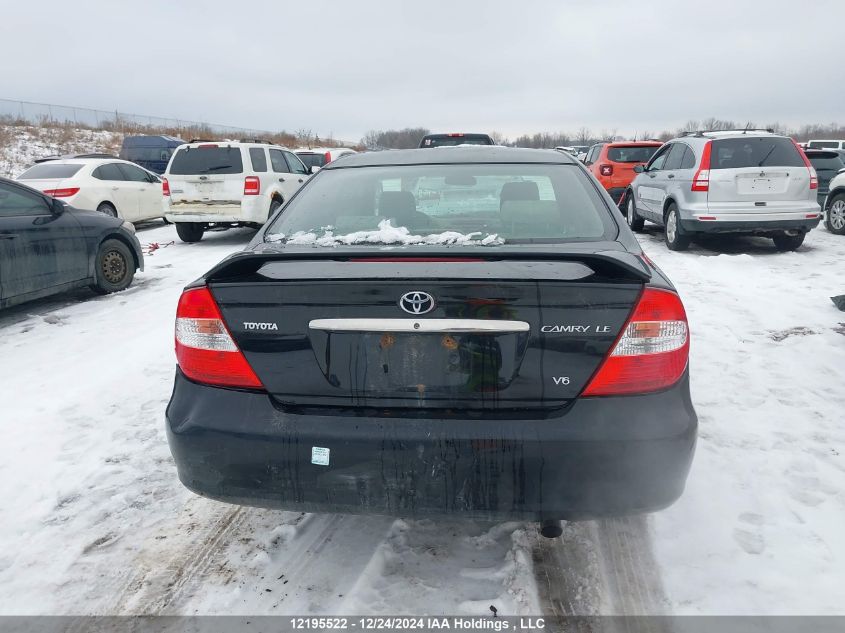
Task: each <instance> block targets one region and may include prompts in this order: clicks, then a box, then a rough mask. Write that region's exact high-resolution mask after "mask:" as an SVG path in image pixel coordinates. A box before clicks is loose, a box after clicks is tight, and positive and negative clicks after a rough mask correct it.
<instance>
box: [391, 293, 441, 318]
mask: <svg viewBox="0 0 845 633" xmlns="http://www.w3.org/2000/svg"><path fill="white" fill-rule="evenodd" d="M399 307H400V308H402V309H403V310H404V311H405V312H407V313H408V314H425V313H427V312H431V311H432V310H434V297H432V296H431V295H430V294H428V293H427V292H420V291H419V290H414V291H413V292H406V293H405V294H403V295H402V297H401V298H400V299H399Z"/></svg>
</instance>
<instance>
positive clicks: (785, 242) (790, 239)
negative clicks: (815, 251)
mask: <svg viewBox="0 0 845 633" xmlns="http://www.w3.org/2000/svg"><path fill="white" fill-rule="evenodd" d="M806 235H807V234H806V233H799V234H798V235H786V234H785V233H784V234H783V235H775V236H774V237H773V238H772V241H773V242H774V243H775V248H776V249H778V250H779V251H781V252H786V251H794V250H795V249H797V248H798V247H799V246H801V244H803V243H804V237H805V236H806Z"/></svg>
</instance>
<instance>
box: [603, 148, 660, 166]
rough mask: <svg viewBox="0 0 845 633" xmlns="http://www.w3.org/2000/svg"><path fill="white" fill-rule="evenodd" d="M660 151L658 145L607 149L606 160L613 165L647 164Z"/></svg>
mask: <svg viewBox="0 0 845 633" xmlns="http://www.w3.org/2000/svg"><path fill="white" fill-rule="evenodd" d="M659 149H660V145H640V146H639V147H609V148H608V149H607V159H608V160H611V161H613V162H614V163H647V162H648V161H650V160H651V157H652V156H654V153H655V152H656V151H657V150H659Z"/></svg>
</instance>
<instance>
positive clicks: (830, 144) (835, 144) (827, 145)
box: [807, 141, 839, 149]
mask: <svg viewBox="0 0 845 633" xmlns="http://www.w3.org/2000/svg"><path fill="white" fill-rule="evenodd" d="M807 147H812V148H814V149H839V141H810V142H809V143H808V144H807Z"/></svg>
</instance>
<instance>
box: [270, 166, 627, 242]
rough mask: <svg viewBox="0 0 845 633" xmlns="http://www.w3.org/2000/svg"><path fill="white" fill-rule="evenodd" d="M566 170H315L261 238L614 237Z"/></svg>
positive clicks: (583, 183)
mask: <svg viewBox="0 0 845 633" xmlns="http://www.w3.org/2000/svg"><path fill="white" fill-rule="evenodd" d="M615 235H616V228H615V225H614V224H613V223H612V221H611V218H610V214H609V213H608V210H607V207H606V206H605V205H604V204H603V202H602V200H601V198H600V197H599V195H598V192H597V191H596V189H595V187H593V186H592V184H591V183H590V181H589V180H588V178H587V177H586V176H585V175H584V174H583V173H582V172H581V170H580V169H578V168H576V167H575V166H572V165H542V164H513V165H507V164H506V165H489V164H487V165H482V164H460V165H403V166H389V167H362V168H355V169H332V170H325V171H321V172H320V173H319V174H318V175H317V176H316V177H315V178H314V180H313V181H312V182H311V183H310V184H309V185H308V186H307V187H305V188H304V189H302V191H301V193H300V194H299V195H297V196H296V197H295V198H293V199H292V200H291V202H290V203H289V204H288V207H287V209H286V210H285V213H284V214H282V215H280V216H279V217H278V219H277V220H276V222H275V223H274V224H273V225H272V226H271V227H270V228H269V229H268V231H267V233H266V236H265V239H266V240H268V241H283V242H286V243H289V244H312V245H317V246H336V245H339V244H471V245H483V246H494V245H497V244H504V243H523V242H527V243H532V242H537V243H549V242H565V241H579V240H580V241H591V240H599V239H607V237H608V236H615Z"/></svg>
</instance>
